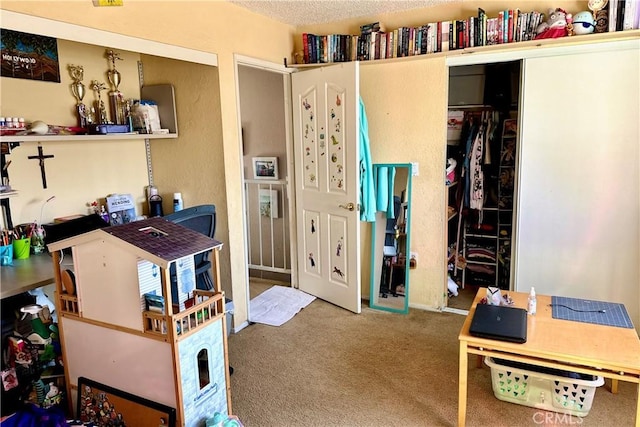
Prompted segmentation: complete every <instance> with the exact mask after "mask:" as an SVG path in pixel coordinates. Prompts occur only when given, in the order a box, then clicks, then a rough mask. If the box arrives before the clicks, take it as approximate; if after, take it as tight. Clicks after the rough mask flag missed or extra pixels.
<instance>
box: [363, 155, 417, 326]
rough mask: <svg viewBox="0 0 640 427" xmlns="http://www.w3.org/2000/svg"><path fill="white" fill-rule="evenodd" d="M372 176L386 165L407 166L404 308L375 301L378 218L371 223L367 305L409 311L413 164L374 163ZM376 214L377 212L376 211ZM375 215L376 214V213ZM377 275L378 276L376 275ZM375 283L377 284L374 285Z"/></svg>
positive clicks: (377, 295)
mask: <svg viewBox="0 0 640 427" xmlns="http://www.w3.org/2000/svg"><path fill="white" fill-rule="evenodd" d="M372 166H373V172H374V176H377V174H376V172H377V170H378V169H379V168H382V167H386V168H390V167H394V168H407V169H408V174H407V189H406V191H407V192H406V200H407V201H406V203H407V212H406V214H407V217H406V219H405V221H406V226H405V244H404V248H403V251H402V252H404V254H405V257H406V258H405V271H404V275H405V276H404V283H405V285H404V287H405V291H404V308H394V307H387V306H383V305H380V304H379V303H377V301H378V299H379V297H380V296H379V294H380V277H379V276H380V275H376V274H375V268H376V263H379V262H380V259H379V256H380V254H379V253H376V225H377V221H378V218H376V222H374V223H371V278H370V286H369V307H370V308H373V309H376V310H384V311H389V312H392V313H402V314H408V313H409V270H410V262H409V260H410V254H411V252H410V248H411V185H412V183H411V181H412V177H413V164H411V163H374V164H373V165H372ZM376 214H377V212H376ZM376 217H377V215H376ZM376 276H378V277H376ZM376 284H377V286H376Z"/></svg>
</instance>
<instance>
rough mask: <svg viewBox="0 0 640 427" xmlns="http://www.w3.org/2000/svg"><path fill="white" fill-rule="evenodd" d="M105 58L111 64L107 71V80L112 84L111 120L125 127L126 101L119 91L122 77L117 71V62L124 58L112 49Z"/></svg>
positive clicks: (110, 98) (110, 99)
mask: <svg viewBox="0 0 640 427" xmlns="http://www.w3.org/2000/svg"><path fill="white" fill-rule="evenodd" d="M105 56H106V57H107V58H108V59H109V61H110V62H111V68H110V69H109V70H108V71H107V79H108V80H109V83H110V84H111V90H110V91H109V112H110V114H111V120H112V121H113V123H115V124H117V125H123V124H125V117H124V99H123V97H122V93H121V92H120V91H119V90H118V86H120V81H121V77H122V76H121V75H120V72H119V71H118V70H117V69H116V60H120V61H121V60H122V58H120V56H119V55H118V54H117V53H116V52H114V51H113V50H111V49H107V50H106V52H105Z"/></svg>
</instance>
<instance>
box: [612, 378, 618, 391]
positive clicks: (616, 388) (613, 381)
mask: <svg viewBox="0 0 640 427" xmlns="http://www.w3.org/2000/svg"><path fill="white" fill-rule="evenodd" d="M611 393H613V394H618V380H617V379H615V378H611Z"/></svg>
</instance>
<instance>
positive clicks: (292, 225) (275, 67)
mask: <svg viewBox="0 0 640 427" xmlns="http://www.w3.org/2000/svg"><path fill="white" fill-rule="evenodd" d="M233 63H234V72H235V81H236V116H237V124H238V135H242V115H241V111H240V79H239V75H240V73H239V67H240V66H244V67H252V68H259V69H261V70H265V71H268V72H273V73H280V74H282V75H283V88H282V89H283V91H284V104H285V105H284V109H285V114H284V117H285V135H286V141H285V144H286V150H287V174H288V177H287V197H288V198H289V218H290V222H289V233H290V236H291V244H290V252H291V253H290V257H291V286H292V287H294V288H297V287H298V266H297V263H298V258H297V254H298V252H297V250H298V248H297V245H296V241H297V238H296V236H297V234H296V210H295V206H296V201H295V191H293V190H292V188H291V186H292V185H293V179H294V174H295V165H294V156H293V133H292V132H293V127H292V123H291V122H292V114H293V113H292V110H291V78H290V74H291V73H292V72H294V71H295V70H294V69H291V68H287V67H284V66H283V65H280V64H276V63H274V62H269V61H265V60H263V59H259V58H253V57H250V56H245V55H240V54H237V53H235V54H234V55H233ZM242 156H243V153H242V145H241V144H238V161H239V162H240V164H242V162H243V158H242ZM244 178H245V177H244V168H243V171H242V181H243V182H244ZM243 189H244V186H243ZM243 191H244V190H243ZM245 202H246V198H245V197H244V196H243V197H242V212H246V210H247V206H246V203H245ZM242 224H243V230H244V247H245V248H248V247H249V242H248V240H247V239H248V237H247V233H246V230H247V227H248V224H247V217H246V216H245V215H243V217H242ZM243 263H244V271H245V289H246V295H247V298H246V302H247V319H250V318H251V313H250V305H249V302H250V300H251V298H250V294H249V260H248V255H247V253H246V251H245V253H244V258H243ZM247 325H248V321H247V322H245V323H244V324H242V325H240V326H239V327H236V328H234V332H237V331H239V330H240V329H243V328H244V327H246V326H247Z"/></svg>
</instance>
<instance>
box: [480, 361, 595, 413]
mask: <svg viewBox="0 0 640 427" xmlns="http://www.w3.org/2000/svg"><path fill="white" fill-rule="evenodd" d="M484 363H486V364H487V366H489V367H490V368H491V384H492V386H493V394H494V395H495V396H496V397H497V398H498V399H500V400H504V401H506V402H511V403H517V404H520V405H525V406H531V407H534V408H539V409H544V410H547V411H554V412H561V413H563V414H570V415H576V416H580V417H585V416H587V414H589V410H590V409H591V404H592V403H593V397H594V395H595V393H596V388H597V387H600V386H601V385H603V384H604V378H603V377H600V376H593V375H586V374H578V373H575V372H570V371H563V370H560V369H553V368H545V367H542V366H535V365H529V364H527V363H520V362H514V361H511V360H503V359H493V358H491V357H485V359H484Z"/></svg>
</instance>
